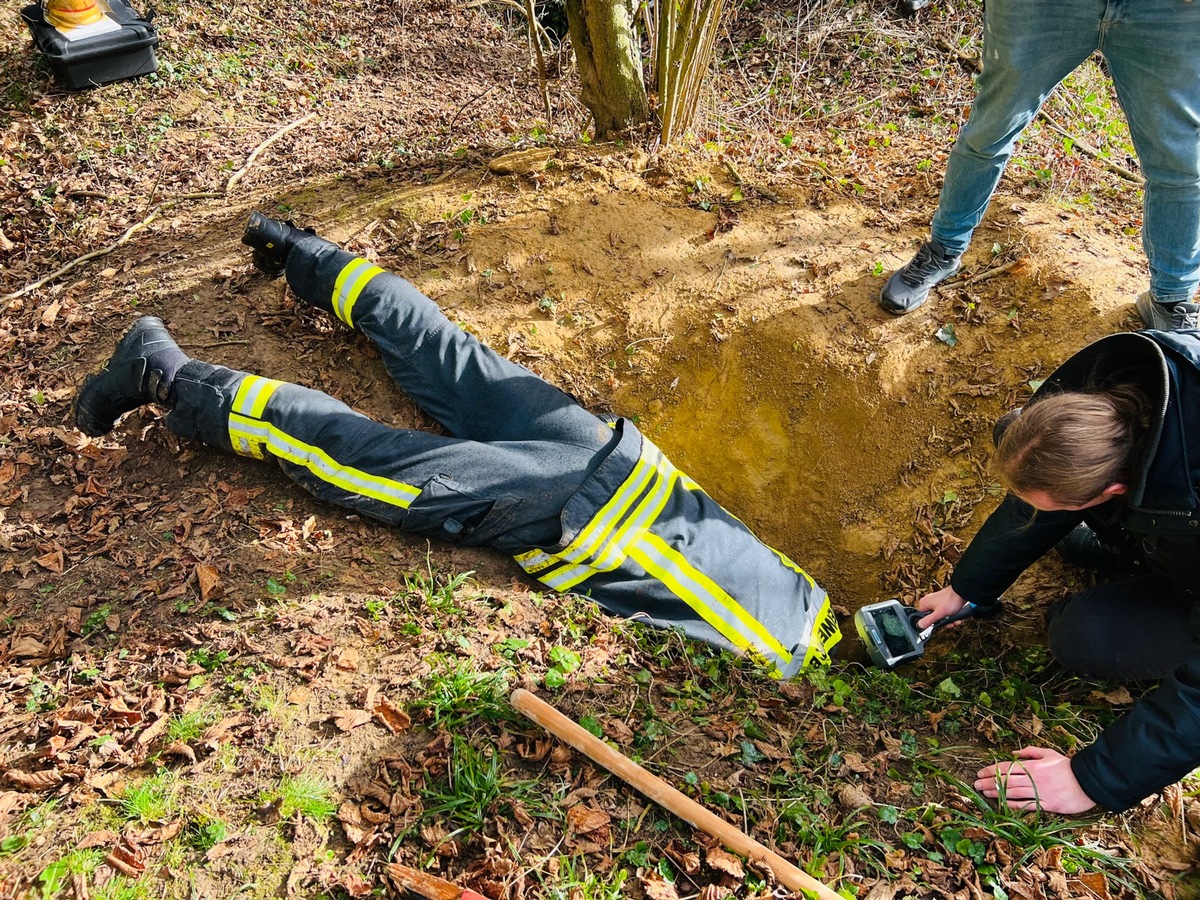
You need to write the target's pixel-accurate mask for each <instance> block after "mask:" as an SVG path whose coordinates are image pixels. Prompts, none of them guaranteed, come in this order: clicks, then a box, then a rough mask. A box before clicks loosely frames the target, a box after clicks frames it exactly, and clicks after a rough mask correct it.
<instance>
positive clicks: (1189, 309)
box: [1137, 291, 1200, 331]
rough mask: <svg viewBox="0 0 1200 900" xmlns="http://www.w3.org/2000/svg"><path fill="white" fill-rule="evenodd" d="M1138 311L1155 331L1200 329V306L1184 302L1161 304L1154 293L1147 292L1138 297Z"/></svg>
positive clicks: (1147, 324) (1148, 326)
mask: <svg viewBox="0 0 1200 900" xmlns="http://www.w3.org/2000/svg"><path fill="white" fill-rule="evenodd" d="M1137 311H1138V315H1139V316H1141V317H1142V321H1143V322H1145V323H1146V327H1147V328H1153V329H1154V330H1155V331H1181V330H1182V329H1184V328H1200V304H1196V303H1189V302H1187V301H1183V300H1181V301H1179V302H1177V303H1159V302H1158V301H1157V300H1155V299H1154V295H1153V294H1152V293H1150V292H1149V291H1145V292H1144V293H1141V294H1139V295H1138V298H1137Z"/></svg>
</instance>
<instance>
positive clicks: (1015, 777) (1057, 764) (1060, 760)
mask: <svg viewBox="0 0 1200 900" xmlns="http://www.w3.org/2000/svg"><path fill="white" fill-rule="evenodd" d="M975 790H977V791H979V792H980V793H981V794H983V795H984V796H985V797H991V798H993V799H997V798H1000V797H1001V796H1002V797H1003V800H1004V803H1006V804H1007V805H1008V806H1009V808H1011V809H1017V810H1022V811H1024V810H1031V809H1040V810H1042V811H1043V812H1054V813H1066V814H1068V815H1071V814H1074V813H1082V812H1087V811H1088V810H1089V809H1091V808H1092V807H1093V806H1095V805H1096V803H1095V801H1094V800H1092V798H1091V797H1089V796H1088V795H1087V794H1085V793H1084V792H1083V788H1081V787H1080V786H1079V782H1078V781H1076V780H1075V773H1074V772H1072V771H1071V759H1070V757H1067V756H1064V755H1063V754H1061V753H1059V752H1058V751H1057V750H1048V749H1046V748H1044V747H1025V748H1023V749H1021V750H1019V751H1017V759H1016V761H1014V762H1002V763H996V764H995V765H991V766H988V767H987V768H986V769H980V770H979V772H978V773H977V780H976V782H975Z"/></svg>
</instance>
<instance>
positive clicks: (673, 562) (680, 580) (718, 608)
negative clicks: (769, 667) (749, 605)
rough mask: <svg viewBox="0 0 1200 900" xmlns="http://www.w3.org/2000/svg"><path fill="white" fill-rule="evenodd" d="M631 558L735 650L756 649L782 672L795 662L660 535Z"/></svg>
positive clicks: (643, 543)
mask: <svg viewBox="0 0 1200 900" xmlns="http://www.w3.org/2000/svg"><path fill="white" fill-rule="evenodd" d="M629 555H630V558H632V559H634V560H636V561H637V562H638V563H640V564H641V565H642V567H643V568H645V570H646V571H647V573H649V574H650V575H653V576H654V577H655V578H657V579H658V580H659V581H661V582H662V583H663V584H664V585H666V586H667V587H668V588H669V589H670V590H671V592H672V593H674V594H675V595H676V596H677V597H679V598H680V599H681V600H683V602H684V603H686V604H687V605H688V606H690V607H691V608H692V609H694V610H695V611H696V612H697V613H699V614H700V616H701V617H702V618H703V619H704V620H705V621H706V622H708V624H710V625H712V626H713V628H715V629H716V630H717V631H718V632H720V633H721V634H722V635H724V636H725V637H726V638H727V639H728V640H729V641H730V643H732V644H733V645H734V646H735V647H737V648H739V649H741V650H747V649H754V650H756V651H757V652H758V653H760V654H761V655H762V656H763V657H765V658H766V659H767V660H769V661H770V662H771V663H772V664H773V665H774V666H775V667H776V668H778V669H781V670H782V669H784V668H786V667H787V665H788V664H789V663H790V662H791V661H792V654H791V653H789V652H788V650H787V649H786V648H785V647H784V646H783V644H782V643H781V642H780V641H779V639H778V638H776V637H775V635H773V634H771V632H770V631H768V630H767V628H766V626H764V625H763V624H762V623H761V622H759V621H758V620H757V619H755V618H754V617H753V616H752V615H750V613H749V612H748V611H747V610H746V609H745V607H743V606H742V605H741V604H740V603H738V602H737V600H735V599H734V598H733V597H731V596H730V595H729V593H728V592H727V591H725V590H724V589H723V588H722V587H721V586H720V585H718V584H717V583H716V582H714V581H713V580H712V579H711V578H709V577H708V576H707V575H705V574H704V573H703V572H701V571H700V570H699V569H697V568H696V567H695V566H693V565H692V564H691V563H690V562H688V560H687V557H685V556H684V555H683V554H682V553H681V552H679V550H677V549H676V548H674V547H672V546H671V545H670V544H668V543H667V542H666V541H664V540H663V539H662V538H661V537H659V536H658V535H656V534H646V535H645V536H644V537H643V538H642V539H640V540H638V541H637V543H636V544H635V545H634V546H633V547H631V548H630V550H629Z"/></svg>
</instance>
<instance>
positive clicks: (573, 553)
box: [554, 459, 657, 563]
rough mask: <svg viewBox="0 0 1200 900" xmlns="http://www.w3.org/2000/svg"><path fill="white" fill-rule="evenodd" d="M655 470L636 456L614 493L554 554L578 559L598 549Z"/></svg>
mask: <svg viewBox="0 0 1200 900" xmlns="http://www.w3.org/2000/svg"><path fill="white" fill-rule="evenodd" d="M656 471H657V470H656V468H655V466H654V465H652V464H651V463H649V462H648V461H647V460H645V459H639V460H638V461H637V463H636V464H635V465H634V467H633V471H632V472H631V473H629V476H628V477H627V478H626V479H625V481H623V482H622V483H621V486H620V487H619V488H617V491H616V493H614V494H613V495H612V497H610V498H609V500H608V502H607V503H605V504H604V505H603V506H602V507H600V509H599V510H597V511H596V514H595V515H594V516H592V517H591V519H589V520H588V522H587V524H586V525H584V526H583V528H581V529H580V530H579V534H577V535H575V539H574V540H573V541H571V543H570V544H568V545H567V546H566V547H565V548H564V549H563V550H562V551H561V552H559V553H556V554H554V555H555V556H556V557H557V558H558V559H561V560H562V561H563V562H567V563H580V562H584V561H585V560H587V559H589V558H590V557H593V556H594V555H595V554H596V553H597V552H599V551H602V550H603V549H604V546H605V541H606V540H607V539H608V537H609V535H610V534H612V532H613V530H614V529H615V528H616V527H617V526H618V525H620V524H621V523H622V522H623V521H624V520H625V517H626V516H627V514H628V512H629V508H630V506H631V505H632V504H633V501H634V500H635V499H637V497H638V496H639V495H640V494H641V493H642V491H644V490H645V488H646V485H647V484H648V483H649V482H650V480H651V479H652V478H653V477H654V476H655V473H656Z"/></svg>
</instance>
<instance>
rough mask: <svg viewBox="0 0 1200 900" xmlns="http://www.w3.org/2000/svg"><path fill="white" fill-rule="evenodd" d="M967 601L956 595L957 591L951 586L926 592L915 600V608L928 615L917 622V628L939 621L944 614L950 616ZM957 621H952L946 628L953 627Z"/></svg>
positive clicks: (926, 626) (944, 616)
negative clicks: (929, 592)
mask: <svg viewBox="0 0 1200 900" xmlns="http://www.w3.org/2000/svg"><path fill="white" fill-rule="evenodd" d="M966 605H967V601H966V600H964V599H963V598H962V597H960V596H959V595H958V592H957V591H955V590H954V588H952V587H949V586H947V587H944V588H942V589H941V590H940V591H934V592H933V593H932V594H926V595H925V596H924V597H922V598H921V599H920V600H918V601H917V609H923V610H925V611H926V612H927V613H929V615H927V616H924V617H923V618H922V619H921V620H920V621H919V622H917V627H918V628H928V627H929V626H930V625H932V624H933V623H934V622H940V621H941V620H942V619H944V618H946V616H952V615H954V614H955V613H956V612H958V611H959V610H960V609H962V608H963V607H964V606H966ZM957 624H958V623H957V622H952V623H951V624H949V625H947V626H946V627H947V628H953V627H954V626H955V625H957Z"/></svg>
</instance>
